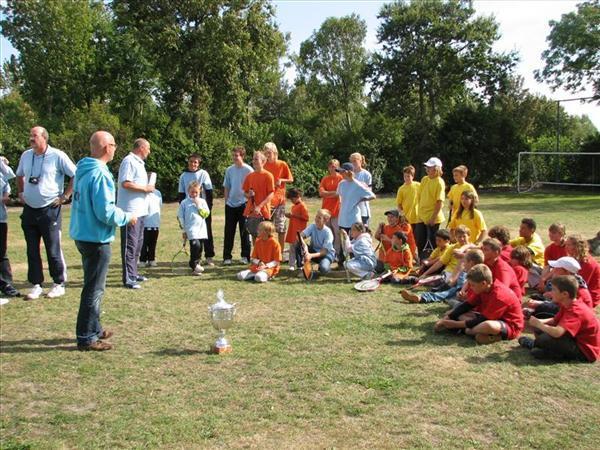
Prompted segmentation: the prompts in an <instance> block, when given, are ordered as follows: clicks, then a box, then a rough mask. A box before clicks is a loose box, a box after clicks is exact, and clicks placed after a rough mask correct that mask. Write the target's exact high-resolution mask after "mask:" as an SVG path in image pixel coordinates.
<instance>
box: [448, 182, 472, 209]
mask: <svg viewBox="0 0 600 450" xmlns="http://www.w3.org/2000/svg"><path fill="white" fill-rule="evenodd" d="M465 191H473V192H475V195H477V191H476V190H475V187H474V186H473V185H472V184H471V183H467V182H466V181H465V182H464V183H463V184H453V185H452V187H451V188H450V192H448V200H450V202H451V206H452V216H454V214H456V211H458V207H459V205H460V196H461V195H462V193H463V192H465Z"/></svg>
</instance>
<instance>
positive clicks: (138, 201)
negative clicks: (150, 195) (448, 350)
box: [117, 153, 148, 217]
mask: <svg viewBox="0 0 600 450" xmlns="http://www.w3.org/2000/svg"><path fill="white" fill-rule="evenodd" d="M125 181H130V182H132V183H135V184H139V185H141V186H147V185H148V174H147V173H146V164H145V163H144V160H143V159H142V158H140V157H139V156H138V155H136V154H135V153H129V155H127V156H126V157H125V158H123V161H121V165H120V166H119V179H118V183H119V185H118V188H117V206H118V207H119V208H121V209H122V210H123V211H125V212H130V213H132V214H135V215H136V216H137V217H144V216H145V215H146V214H147V212H148V204H147V203H146V195H147V194H146V193H145V192H138V191H132V190H131V189H125V188H124V187H123V183H124V182H125Z"/></svg>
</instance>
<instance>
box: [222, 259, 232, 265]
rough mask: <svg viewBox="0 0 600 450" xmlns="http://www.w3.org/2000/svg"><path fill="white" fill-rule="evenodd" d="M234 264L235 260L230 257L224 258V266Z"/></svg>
mask: <svg viewBox="0 0 600 450" xmlns="http://www.w3.org/2000/svg"><path fill="white" fill-rule="evenodd" d="M232 264H233V261H232V260H230V259H224V260H223V265H224V266H230V265H232Z"/></svg>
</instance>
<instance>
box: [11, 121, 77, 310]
mask: <svg viewBox="0 0 600 450" xmlns="http://www.w3.org/2000/svg"><path fill="white" fill-rule="evenodd" d="M48 138H49V136H48V131H46V129H45V128H43V127H39V126H37V127H33V128H32V129H31V131H30V132H29V143H30V144H31V148H30V149H29V150H26V151H25V152H23V154H22V155H21V160H20V161H19V166H18V167H17V188H18V191H19V199H20V200H21V202H22V203H23V214H22V215H21V227H22V228H23V233H24V234H25V241H26V242H27V266H28V270H27V279H28V280H29V282H30V283H31V284H32V285H33V287H32V288H31V290H30V291H29V293H28V294H27V295H26V296H25V300H34V299H37V298H39V297H40V296H41V295H42V294H43V293H44V290H43V289H42V283H43V282H44V272H43V269H42V258H41V255H40V240H42V239H43V240H44V247H46V255H47V258H48V269H49V271H50V276H51V277H52V279H53V280H54V285H53V286H52V288H51V289H50V290H49V291H48V293H47V294H46V296H47V297H48V298H55V297H60V296H62V295H64V294H65V287H64V282H65V280H66V277H67V271H66V264H65V259H64V257H63V253H62V249H61V246H60V238H61V225H62V214H61V205H62V204H63V203H65V202H66V201H67V200H68V199H69V196H70V195H71V192H72V190H73V176H74V175H75V164H73V161H71V159H70V158H69V157H68V156H67V154H66V153H65V152H63V151H61V150H58V149H56V148H54V147H51V146H50V145H48ZM65 175H66V176H67V177H70V178H71V181H70V182H69V185H68V186H67V188H66V189H65Z"/></svg>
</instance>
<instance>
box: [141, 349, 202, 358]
mask: <svg viewBox="0 0 600 450" xmlns="http://www.w3.org/2000/svg"><path fill="white" fill-rule="evenodd" d="M150 354H152V355H156V356H191V355H212V353H211V352H210V351H209V350H198V349H195V348H163V349H162V350H157V351H155V352H150Z"/></svg>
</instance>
